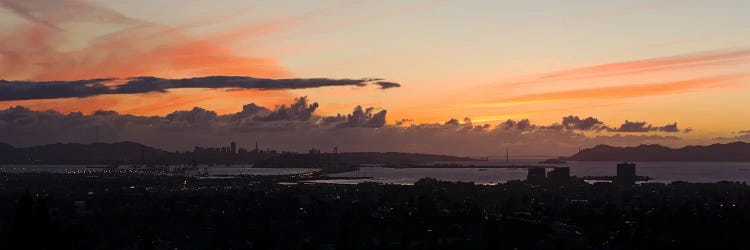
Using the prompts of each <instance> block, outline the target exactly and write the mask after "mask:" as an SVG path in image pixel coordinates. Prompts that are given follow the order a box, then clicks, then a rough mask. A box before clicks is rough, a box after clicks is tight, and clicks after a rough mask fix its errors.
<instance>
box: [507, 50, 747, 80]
mask: <svg viewBox="0 0 750 250" xmlns="http://www.w3.org/2000/svg"><path fill="white" fill-rule="evenodd" d="M749 60H750V49H743V50H732V51H708V52H700V53H692V54H683V55H675V56H668V57H656V58H648V59H642V60H633V61H623V62H614V63H607V64H599V65H593V66H586V67H579V68H572V69H566V70H560V71H554V72H548V73H542V74H537V75H533V76H530V77H525V78H526V79H525V80H520V81H514V82H511V83H506V84H503V86H505V87H509V86H511V87H512V86H521V85H526V84H535V83H536V84H538V83H544V82H550V81H561V80H581V79H596V78H604V77H612V76H623V75H635V74H643V73H655V72H665V71H677V70H686V69H695V68H705V67H721V66H736V65H740V64H745V63H748V62H749Z"/></svg>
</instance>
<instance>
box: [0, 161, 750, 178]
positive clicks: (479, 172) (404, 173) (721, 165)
mask: <svg viewBox="0 0 750 250" xmlns="http://www.w3.org/2000/svg"><path fill="white" fill-rule="evenodd" d="M536 162H538V160H520V161H519V160H517V161H511V162H509V163H506V162H505V161H486V162H471V163H466V164H472V165H475V166H477V167H472V168H407V169H396V168H382V167H362V168H360V170H358V171H353V172H347V173H339V174H332V175H330V176H331V177H348V178H351V177H361V178H366V177H369V179H359V180H351V179H347V180H317V181H313V182H322V183H341V184H356V183H360V182H364V181H373V182H378V183H393V184H413V183H414V182H416V181H417V180H419V179H422V178H427V177H430V178H436V179H440V180H446V181H464V182H474V183H478V184H492V183H502V182H507V181H510V180H523V179H525V178H526V169H523V168H482V165H533V166H549V165H540V164H536ZM636 164H637V174H638V175H642V176H648V177H651V178H653V179H654V180H653V181H652V182H672V181H687V182H704V183H705V182H718V181H737V182H750V162H641V163H636ZM616 165H617V162H569V163H568V164H562V165H558V166H566V167H570V174H571V175H575V176H614V175H615V174H616ZM204 170H205V171H208V175H209V176H231V175H266V176H271V175H295V174H303V173H310V172H313V171H316V169H313V168H304V167H300V168H286V169H279V168H252V167H251V166H236V167H208V168H204V167H200V171H201V172H203V171H204ZM0 171H4V172H51V173H80V172H82V171H101V169H91V168H87V167H86V166H83V165H79V166H70V165H68V166H50V165H34V166H28V165H25V166H19V165H0Z"/></svg>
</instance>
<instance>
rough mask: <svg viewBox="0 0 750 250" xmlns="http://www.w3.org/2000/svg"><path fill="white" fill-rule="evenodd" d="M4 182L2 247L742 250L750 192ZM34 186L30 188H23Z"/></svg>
mask: <svg viewBox="0 0 750 250" xmlns="http://www.w3.org/2000/svg"><path fill="white" fill-rule="evenodd" d="M280 180H282V179H279V178H277V177H267V178H260V177H248V178H238V179H221V180H215V179H214V180H211V179H194V178H187V179H185V178H184V177H163V176H162V177H160V176H134V175H114V174H113V175H101V174H96V176H94V175H92V174H85V175H83V174H82V175H51V174H5V173H2V174H0V245H2V246H4V247H3V249H696V248H697V249H737V246H743V245H746V244H747V241H746V239H747V235H748V233H750V187H748V186H747V185H744V184H738V183H717V184H688V183H673V184H669V185H661V184H649V185H641V186H637V187H635V188H618V187H616V186H613V185H611V184H596V185H590V184H586V183H585V182H581V181H576V180H574V181H572V182H570V183H568V184H565V185H559V184H555V185H553V184H544V185H541V186H530V185H527V184H526V183H524V182H511V183H507V184H498V185H495V186H477V185H473V184H471V183H444V182H437V181H435V180H430V179H426V180H421V181H419V182H418V183H417V184H416V185H414V186H397V185H378V184H372V183H366V184H359V185H317V184H316V185H310V184H306V185H291V186H289V185H285V184H284V183H281V184H278V183H277V182H278V181H280ZM27 189H28V191H26V190H27Z"/></svg>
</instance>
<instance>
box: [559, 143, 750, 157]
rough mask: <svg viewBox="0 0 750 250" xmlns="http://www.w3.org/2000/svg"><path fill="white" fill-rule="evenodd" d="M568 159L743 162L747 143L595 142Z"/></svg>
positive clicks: (749, 147) (748, 154)
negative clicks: (671, 145)
mask: <svg viewBox="0 0 750 250" xmlns="http://www.w3.org/2000/svg"><path fill="white" fill-rule="evenodd" d="M568 160H571V161H640V162H649V161H652V162H668V161H669V162H689V161H692V162H744V161H750V143H745V142H739V141H738V142H733V143H728V144H712V145H708V146H686V147H683V148H669V147H665V146H662V145H657V144H649V145H640V146H637V147H612V146H608V145H598V146H596V147H593V148H590V149H584V150H581V152H579V153H577V154H575V155H573V156H571V157H569V158H568Z"/></svg>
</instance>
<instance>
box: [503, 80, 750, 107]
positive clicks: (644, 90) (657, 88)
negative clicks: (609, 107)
mask: <svg viewBox="0 0 750 250" xmlns="http://www.w3.org/2000/svg"><path fill="white" fill-rule="evenodd" d="M743 77H745V75H727V76H718V77H708V78H697V79H691V80H683V81H672V82H660V83H650V84H633V85H620V86H610V87H597V88H585V89H574V90H562V91H554V92H546V93H537V94H529V95H522V96H516V97H510V98H507V99H502V100H499V101H498V102H497V103H506V102H509V103H518V102H546V101H560V100H585V99H622V98H634V97H644V96H654V95H666V94H678V93H685V92H690V91H697V90H702V89H708V88H717V87H722V86H727V85H728V84H727V83H726V82H728V81H731V80H736V79H740V78H743Z"/></svg>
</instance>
